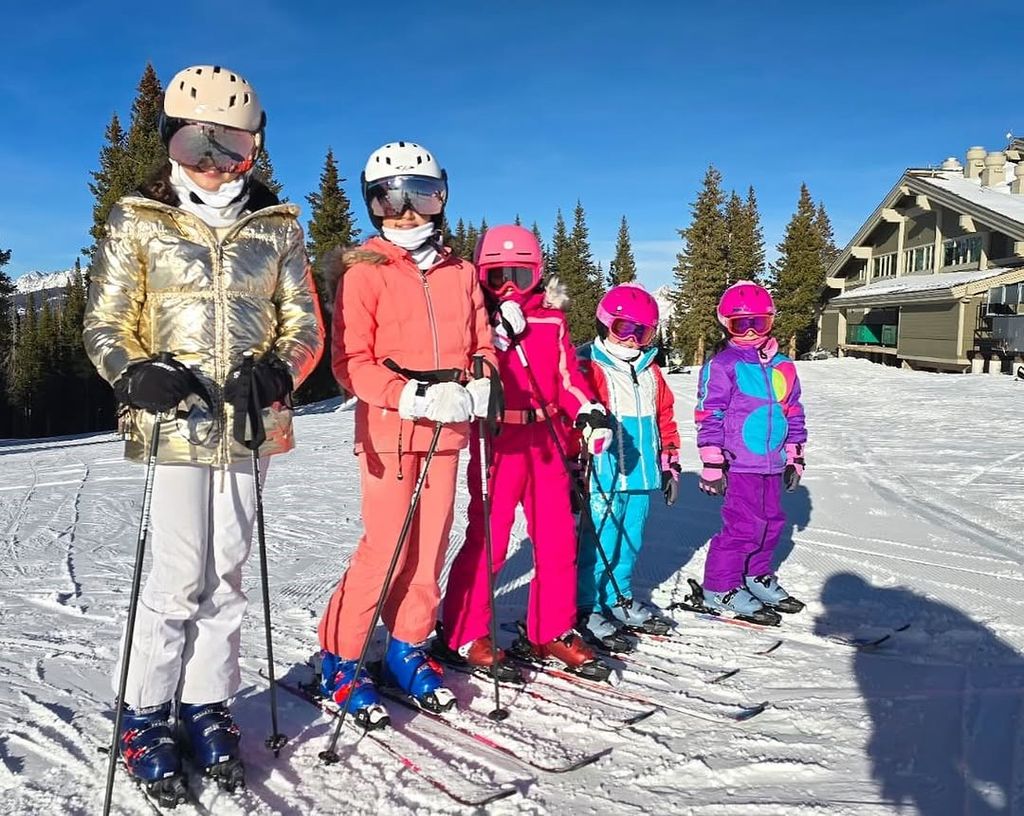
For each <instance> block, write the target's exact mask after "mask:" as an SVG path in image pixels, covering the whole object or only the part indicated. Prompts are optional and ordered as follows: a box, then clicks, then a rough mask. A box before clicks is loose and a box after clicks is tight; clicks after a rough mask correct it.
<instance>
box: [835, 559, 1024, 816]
mask: <svg viewBox="0 0 1024 816" xmlns="http://www.w3.org/2000/svg"><path fill="white" fill-rule="evenodd" d="M821 600H822V604H823V606H824V613H823V614H822V616H821V617H819V618H818V619H817V620H816V621H815V630H816V632H817V633H818V634H821V635H828V636H837V635H839V636H843V637H865V636H867V637H874V638H877V637H882V636H884V635H885V634H887V633H889V632H891V631H892V630H893V629H895V628H896V627H899V626H901V625H903V624H907V623H909V624H910V627H909V628H908V629H906V631H903V632H897V633H895V634H893V635H892V636H891V637H890V638H888V639H887V640H886V641H885V642H884V643H882V644H879V645H878V646H877V647H874V648H862V649H859V650H856V651H854V652H852V658H853V668H854V671H855V673H856V677H857V683H858V686H859V688H860V693H861V696H862V697H863V699H864V704H865V707H866V709H867V711H868V713H869V714H870V716H871V721H872V727H873V732H872V735H871V738H870V740H869V742H868V745H867V750H868V754H869V757H870V761H871V767H872V776H873V777H874V779H875V780H876V781H877V782H878V784H879V785H880V787H881V794H882V796H883V798H884V799H885V800H886V801H888V802H892V803H894V804H897V805H898V806H900V807H902V806H903V805H912V806H914V807H915V808H916V812H917V813H920V814H921V816H947V815H948V814H954V813H956V814H961V813H962V814H971V816H989V815H990V814H991V816H996V814H1010V813H1020V812H1021V811H1022V808H1024V767H1022V764H1024V727H1022V726H1024V722H1022V719H1021V715H1022V714H1024V659H1022V657H1021V655H1020V654H1018V653H1017V651H1016V650H1014V649H1013V648H1012V647H1011V646H1010V645H1008V644H1007V643H1005V642H1004V641H1002V640H1001V639H1000V638H998V637H997V636H996V635H995V634H993V633H992V632H990V631H989V630H988V629H987V628H986V627H985V626H983V625H982V624H980V623H978V622H977V621H975V620H972V619H971V618H969V617H968V616H967V615H965V614H964V613H963V612H961V611H959V610H958V609H955V608H953V607H951V606H947V605H946V604H943V603H940V602H938V601H935V600H933V599H930V598H926V597H924V596H922V595H919V594H918V593H916V592H913V591H911V590H909V589H906V588H902V587H894V588H881V587H876V586H872V585H871V584H868V583H867V582H865V581H864V580H863V579H862V578H861V577H860V576H857V575H854V574H852V573H838V574H835V575H833V576H831V577H830V578H829V579H828V581H827V582H826V584H825V586H824V589H823V590H822V596H821Z"/></svg>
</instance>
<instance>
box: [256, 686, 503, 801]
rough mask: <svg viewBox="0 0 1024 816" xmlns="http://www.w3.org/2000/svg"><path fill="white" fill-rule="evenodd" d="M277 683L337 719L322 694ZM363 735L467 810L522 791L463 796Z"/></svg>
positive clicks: (371, 733)
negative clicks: (321, 696)
mask: <svg viewBox="0 0 1024 816" xmlns="http://www.w3.org/2000/svg"><path fill="white" fill-rule="evenodd" d="M276 682H277V685H278V687H280V688H282V689H284V690H285V691H287V692H288V693H289V694H291V695H293V696H295V697H298V698H299V699H300V700H305V701H306V702H307V703H309V704H310V705H313V706H316V707H317V708H319V709H320V710H321V711H322V712H324V713H325V714H328V715H330V716H331V717H332V718H335V717H337V716H338V714H339V712H338V710H337V709H336V708H335V707H334V706H332V705H330V704H328V703H327V702H326V701H325V700H323V699H322V698H320V697H319V695H317V694H315V693H313V692H311V691H309V690H308V689H306V688H303V687H302V686H300V685H296V684H294V683H292V682H290V681H288V680H285V679H283V678H278V679H277V680H276ZM363 734H364V736H365V738H368V739H369V740H370V741H371V742H373V743H375V744H376V745H379V746H380V747H381V748H382V749H383V750H384V751H386V752H387V753H388V754H390V755H391V756H392V757H394V758H395V759H396V760H398V761H399V762H400V763H401V764H402V765H403V766H404V767H405V768H407V769H408V770H410V771H412V772H413V773H414V774H416V775H417V776H418V777H419V778H420V779H422V780H423V781H424V782H426V783H428V784H429V785H431V786H432V787H434V788H436V789H437V790H439V791H440V792H441V793H443V794H444V795H445V796H447V797H448V798H449V799H451V800H452V801H453V802H457V803H458V804H460V805H463V806H465V807H474V808H480V807H484V806H486V805H489V804H491V803H492V802H497V801H498V800H499V799H506V798H508V797H509V796H514V795H515V794H517V793H518V792H519V789H518V788H516V787H504V786H503V787H496V788H494V789H490V790H487V791H486V792H484V791H483V790H482V791H481V795H480V796H476V797H472V798H470V797H468V796H465V795H463V794H460V793H457V792H456V791H454V790H452V789H451V788H450V787H448V785H447V784H445V782H444V781H442V780H441V779H438V778H437V777H435V776H433V775H432V774H430V773H428V772H427V771H426V770H424V769H423V768H421V767H420V766H419V765H418V764H417V763H416V762H415V761H414V760H412V759H410V758H409V757H407V756H406V755H405V754H403V753H402V752H401V751H399V750H398V749H396V748H395V747H394V746H393V745H391V744H390V743H389V742H388V741H387V740H386V739H385V738H383V737H381V736H380V735H379V734H378V733H377V732H375V731H365V732H363ZM478 787H479V786H478Z"/></svg>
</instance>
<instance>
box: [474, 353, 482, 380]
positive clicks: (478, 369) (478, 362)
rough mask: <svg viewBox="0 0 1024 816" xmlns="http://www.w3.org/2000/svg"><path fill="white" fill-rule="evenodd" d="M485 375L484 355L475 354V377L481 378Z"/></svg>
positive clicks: (475, 378) (476, 378)
mask: <svg viewBox="0 0 1024 816" xmlns="http://www.w3.org/2000/svg"><path fill="white" fill-rule="evenodd" d="M483 376H484V356H483V355H482V354H474V355H473V379H474V380H481V379H483Z"/></svg>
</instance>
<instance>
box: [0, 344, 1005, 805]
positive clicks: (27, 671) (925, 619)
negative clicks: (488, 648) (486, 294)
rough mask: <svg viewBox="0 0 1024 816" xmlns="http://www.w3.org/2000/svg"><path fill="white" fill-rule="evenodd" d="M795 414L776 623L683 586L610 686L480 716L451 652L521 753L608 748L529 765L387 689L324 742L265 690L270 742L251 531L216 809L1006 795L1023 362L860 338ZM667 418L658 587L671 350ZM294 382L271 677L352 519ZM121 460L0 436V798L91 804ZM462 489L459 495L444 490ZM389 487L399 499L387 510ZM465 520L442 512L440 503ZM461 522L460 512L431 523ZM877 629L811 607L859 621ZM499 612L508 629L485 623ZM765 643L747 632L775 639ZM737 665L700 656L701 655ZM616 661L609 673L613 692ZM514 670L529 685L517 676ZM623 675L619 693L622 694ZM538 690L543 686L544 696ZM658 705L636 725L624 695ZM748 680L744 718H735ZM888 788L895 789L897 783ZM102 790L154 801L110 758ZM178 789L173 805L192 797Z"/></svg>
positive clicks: (299, 650) (103, 738) (103, 727)
mask: <svg viewBox="0 0 1024 816" xmlns="http://www.w3.org/2000/svg"><path fill="white" fill-rule="evenodd" d="M799 366H800V372H801V376H802V377H803V384H804V393H805V398H806V405H807V410H808V415H809V425H810V433H811V440H810V444H809V445H808V453H807V459H808V470H807V473H806V478H805V481H804V484H803V485H802V486H801V488H800V489H799V490H798V491H797V492H796V493H794V494H791V495H788V496H787V497H786V506H787V510H788V513H789V526H788V527H787V529H786V531H785V533H784V537H783V544H782V546H781V551H780V559H781V566H780V574H781V576H782V579H783V581H784V583H785V584H786V585H787V586H788V587H789V588H790V590H791V591H792V592H793V593H795V594H797V595H799V596H801V597H803V598H804V599H805V600H806V601H807V602H808V609H807V610H806V611H805V612H804V613H802V614H801V615H799V616H796V617H791V618H787V619H786V620H785V621H784V623H783V625H782V627H781V628H780V629H778V630H773V631H764V630H759V631H755V630H750V629H745V628H742V627H739V626H731V625H724V624H721V623H715V622H709V621H703V620H698V619H696V618H695V617H692V616H689V615H687V614H686V613H677V614H678V621H679V627H678V630H677V632H676V634H675V635H674V636H673V638H672V639H669V640H664V641H660V642H654V641H645V642H644V643H642V644H641V645H640V648H639V651H638V652H637V653H636V655H635V657H634V658H633V659H632V660H631V661H630V662H622V661H614V663H615V665H616V667H617V672H616V676H615V677H614V682H613V687H612V688H610V689H608V690H606V691H605V692H604V693H594V692H593V691H590V690H585V689H581V688H578V687H575V686H571V685H568V684H564V683H562V682H561V681H558V680H556V679H553V678H549V677H538V678H537V679H535V680H534V681H533V682H532V683H530V684H529V685H528V686H527V687H526V689H525V690H524V691H522V692H507V693H506V703H507V704H508V705H509V706H510V708H511V710H512V716H511V718H510V719H509V720H508V721H507V722H506V723H505V724H502V725H495V724H493V723H490V721H488V720H487V719H486V716H485V714H486V712H487V711H489V710H490V707H491V703H490V699H489V686H488V684H487V683H486V682H483V681H477V680H475V679H469V678H465V677H462V676H460V675H454V674H453V675H450V677H451V682H452V685H453V687H454V688H455V690H456V691H457V693H458V695H459V697H460V701H461V704H462V708H463V711H462V712H461V713H460V714H458V715H457V717H456V722H457V723H458V724H459V725H461V726H463V727H465V728H466V729H469V730H472V731H475V732H477V733H478V734H481V735H484V736H486V737H487V738H489V739H493V740H494V742H496V743H498V744H500V745H503V746H506V747H508V748H510V749H512V750H515V751H517V752H520V753H522V754H523V755H524V757H526V758H529V759H531V760H533V761H540V762H545V763H549V764H556V763H558V762H562V761H565V760H566V758H567V757H569V756H575V755H577V754H578V753H580V752H596V751H602V750H605V749H610V753H608V754H607V755H606V756H604V757H603V758H601V759H600V760H599V761H597V762H596V763H594V764H592V765H590V766H588V767H586V768H583V769H582V770H579V771H575V772H571V773H564V774H555V773H546V772H542V771H538V770H536V769H535V768H532V767H530V766H529V765H527V764H524V763H522V762H518V761H515V760H514V759H511V758H509V757H507V756H504V755H502V754H499V753H495V752H494V751H491V750H488V749H486V748H484V747H482V746H481V745H480V743H479V742H477V741H475V740H473V739H471V738H466V737H464V736H462V735H460V734H458V733H457V732H455V731H454V730H452V729H450V728H447V727H445V726H443V725H440V724H438V723H433V722H429V721H427V720H425V718H423V717H422V716H413V715H407V714H406V713H405V712H403V711H402V710H401V709H396V710H395V712H394V713H395V719H396V722H397V728H396V729H395V730H394V731H393V732H391V733H390V734H389V735H386V736H385V737H384V739H386V740H387V741H388V744H389V745H391V746H393V747H395V748H396V749H397V750H400V751H402V752H405V753H406V755H407V756H408V757H409V758H410V759H411V760H412V761H413V762H414V763H416V765H417V766H418V767H419V768H420V773H417V772H416V771H414V770H413V769H411V768H409V767H405V766H403V765H402V764H401V763H400V762H398V761H397V760H396V759H394V758H393V757H392V756H391V755H389V754H388V753H387V752H386V751H385V750H384V749H383V748H382V747H381V746H380V745H379V744H378V743H375V742H374V741H372V740H370V739H362V740H357V739H356V737H355V734H354V732H352V731H349V730H346V732H345V733H344V734H343V737H342V742H341V747H340V754H341V757H342V761H341V762H340V763H339V764H338V765H334V766H331V767H325V766H323V765H321V764H320V761H319V760H318V758H317V754H318V752H319V751H320V750H322V748H323V747H324V742H325V739H326V736H327V734H328V729H329V727H330V722H329V721H328V720H327V719H326V718H325V717H323V716H321V715H320V714H319V712H318V711H317V710H315V709H314V708H313V707H312V706H310V705H308V704H307V703H305V702H303V701H301V700H297V699H295V698H293V697H291V696H290V695H287V694H279V695H278V697H279V702H280V706H281V712H280V713H281V724H282V730H283V731H284V732H285V733H286V734H288V735H289V737H290V741H289V743H288V744H287V745H286V746H285V748H284V750H283V751H282V753H281V756H280V758H278V759H276V760H275V759H274V758H273V757H272V755H271V754H270V752H269V751H268V750H267V749H266V748H265V747H264V746H263V739H264V738H265V737H266V736H267V734H268V731H269V717H268V693H267V687H266V682H265V680H264V679H263V678H262V677H261V676H260V673H259V670H260V667H261V665H263V662H264V646H263V633H262V628H261V620H262V615H261V612H262V610H261V608H260V602H259V587H258V581H257V559H256V558H255V556H254V558H253V559H252V563H251V569H250V570H249V576H248V579H247V587H248V589H249V592H250V598H251V601H252V603H251V609H250V616H249V619H248V622H247V624H246V627H245V630H244V633H243V655H244V661H243V676H244V682H243V689H242V692H241V694H240V695H239V697H238V699H237V701H236V703H235V706H234V710H235V712H236V714H237V717H238V719H239V721H240V723H241V725H242V728H243V748H244V750H245V753H246V756H247V760H248V767H249V782H250V792H251V795H250V798H248V799H246V800H243V801H241V802H236V801H235V800H232V799H231V798H230V797H227V796H225V795H223V794H220V793H218V792H216V791H215V790H212V789H210V788H209V787H206V788H204V789H203V793H202V806H203V808H204V809H205V810H206V811H207V812H210V813H216V814H243V813H245V814H257V813H259V814H271V813H278V814H295V815H296V816H298V814H303V815H305V814H330V816H337V814H339V813H353V814H373V813H384V814H425V813H446V814H449V813H450V814H457V813H470V812H473V810H472V809H467V808H465V807H461V806H459V805H457V804H456V803H454V802H453V801H452V800H450V799H449V798H448V797H446V796H445V795H444V794H442V793H440V792H439V791H438V790H436V789H435V788H434V787H432V786H431V785H430V784H429V783H427V782H426V781H425V779H424V777H423V776H422V775H421V774H427V775H432V776H433V777H434V778H435V779H439V780H443V781H445V782H446V783H447V784H449V785H451V786H452V787H453V788H456V789H457V790H458V791H460V792H462V793H468V794H472V793H473V792H478V791H479V790H480V789H481V786H487V785H510V786H513V787H514V788H515V790H516V793H515V795H513V796H511V797H509V798H506V799H503V800H502V801H500V802H497V803H495V804H494V805H492V806H491V807H490V808H489V809H488V810H487V812H488V813H494V814H512V813H524V814H559V815H560V816H561V815H562V814H570V813H572V814H575V813H582V814H611V813H615V814H619V813H625V814H655V813H656V814H662V813H673V814H676V813H677V814H702V815H703V814H706V816H783V815H785V816H793V815H794V814H795V815H796V816H808V815H809V814H828V815H829V816H852V815H853V814H857V816H860V815H861V814H864V816H874V815H875V814H891V813H897V812H900V813H903V814H915V813H916V814H924V816H946V814H950V815H952V814H957V816H959V814H972V815H974V814H986V816H988V814H992V815H993V816H994V815H995V814H1000V816H1003V815H1005V816H1020V814H1022V813H1024V767H1022V762H1024V721H1022V718H1021V717H1022V706H1024V658H1022V657H1021V652H1022V649H1024V577H1022V569H1021V567H1022V563H1024V545H1022V543H1021V542H1022V541H1024V514H1022V513H1021V512H1020V509H1021V508H1020V503H1021V496H1022V494H1024V470H1022V466H1021V464H1022V462H1024V438H1022V437H1021V435H1020V434H1019V433H1016V431H1015V429H1016V428H1017V426H1018V425H1019V421H1020V405H1021V400H1022V398H1024V391H1022V388H1024V386H1022V385H1020V384H1019V383H1015V382H1013V381H1012V380H1011V379H1010V378H995V377H974V378H968V377H954V376H950V375H932V374H923V373H913V372H902V371H897V370H894V369H890V368H884V367H879V366H872V365H870V364H868V363H865V362H862V361H854V360H829V361H822V362H813V363H800V364H799ZM669 382H670V383H671V384H672V386H673V388H674V390H675V391H676V393H677V396H678V401H677V417H678V419H679V421H680V424H681V427H682V430H683V438H684V440H685V443H684V452H683V454H684V455H683V461H684V464H685V465H686V466H687V470H686V471H685V472H684V473H683V477H682V480H683V481H682V488H683V492H682V498H681V499H680V501H679V503H678V505H677V506H676V507H674V508H671V509H669V508H666V507H665V506H664V505H663V504H662V503H661V502H660V500H656V501H655V502H654V503H653V504H652V518H651V521H650V524H649V528H648V529H649V536H648V540H647V542H646V545H645V550H644V552H643V554H642V556H641V562H640V567H639V574H638V576H637V581H636V583H637V585H638V586H639V587H640V588H641V589H642V590H645V591H647V590H649V591H651V592H652V593H653V597H654V600H655V601H657V602H660V603H662V604H668V603H669V602H671V601H672V600H678V599H680V598H682V596H683V594H684V593H685V589H686V584H685V578H686V577H687V576H697V577H699V576H700V574H701V569H702V563H703V558H704V553H705V550H706V542H707V539H708V537H709V536H710V535H711V534H712V533H713V532H714V531H715V530H716V528H717V525H718V510H719V507H720V504H719V502H718V501H717V500H714V499H711V498H708V497H706V496H703V495H702V494H700V492H699V491H698V490H697V487H696V484H697V477H696V472H695V471H696V468H695V467H694V463H695V462H696V452H695V450H694V448H693V442H692V431H691V430H690V429H691V427H692V426H691V423H690V416H691V411H692V407H693V401H694V400H693V391H694V387H695V383H694V380H693V377H692V376H688V375H673V376H671V377H669ZM335 407H336V406H334V405H330V404H328V405H322V406H316V407H315V408H314V409H312V410H309V411H308V412H307V413H306V414H305V415H303V416H300V417H299V418H298V419H297V437H298V441H299V448H298V449H297V450H296V451H295V452H293V453H292V454H289V455H287V456H282V457H279V458H277V459H275V460H274V462H273V463H272V465H271V467H270V471H269V475H268V481H267V486H266V492H265V500H266V510H267V523H268V530H267V538H268V547H269V560H270V571H271V611H272V615H273V619H274V638H275V655H276V658H277V671H278V674H279V675H286V674H288V675H291V676H293V677H299V676H302V675H303V673H304V669H303V668H302V663H303V661H304V660H305V659H306V658H307V657H308V655H309V654H310V652H312V651H313V650H314V649H315V648H316V624H317V620H318V617H319V614H320V612H321V610H322V608H323V606H324V604H325V602H326V600H327V598H328V597H329V594H330V592H331V590H332V589H333V586H334V584H335V582H336V580H337V578H338V576H339V575H340V574H341V571H342V570H343V569H344V567H345V563H346V560H347V558H348V556H349V554H350V553H351V551H352V548H353V546H354V545H355V543H356V541H357V539H358V536H359V532H360V528H361V522H360V518H359V500H358V476H357V475H356V465H355V460H354V457H353V456H352V453H351V448H352V413H351V412H347V411H340V410H335ZM142 475H143V474H142V469H141V468H139V467H137V466H133V465H128V464H126V463H124V462H123V461H122V460H121V456H120V445H119V443H118V442H117V441H116V440H114V438H113V437H110V436H93V437H83V438H78V439H71V440H46V441H41V442H38V443H35V444H32V443H16V444H13V443H4V444H0V552H2V560H0V593H2V604H0V677H2V680H3V682H2V684H0V722H2V724H3V728H2V729H0V791H2V792H3V798H2V800H0V801H2V803H0V813H8V814H14V813H16V814H42V813H47V814H49V813H62V814H63V813H68V814H86V813H89V814H93V813H96V812H98V811H99V808H100V803H101V801H102V796H103V776H104V771H105V762H106V759H105V757H104V756H103V755H102V754H100V753H99V752H98V751H97V746H98V745H100V744H102V743H106V742H107V741H108V739H109V729H110V724H111V721H110V719H109V717H110V713H109V711H108V708H109V705H110V700H111V697H112V693H111V691H110V689H109V677H110V674H111V672H112V667H113V664H114V660H115V658H116V654H117V651H118V638H119V632H120V627H121V625H122V624H123V621H124V614H125V604H126V602H127V598H128V591H129V584H130V577H131V559H132V555H133V550H134V543H135V533H136V525H137V523H138V512H139V503H140V499H141V489H142ZM466 501H467V500H466V496H465V493H462V495H461V496H460V498H459V504H458V507H457V512H456V518H457V519H459V520H464V519H465V517H466V513H465V508H466ZM396 512H400V508H398V509H396ZM460 523H463V522H462V521H460ZM460 536H461V529H460V528H459V527H457V528H456V530H455V531H453V536H452V540H453V550H454V548H455V547H456V546H457V545H458V542H459V540H460ZM514 539H515V541H514V545H513V547H514V553H513V555H512V556H511V558H510V560H509V563H508V565H507V567H506V569H505V571H504V573H503V575H502V579H501V583H502V589H501V595H500V598H499V614H500V617H501V618H502V619H503V620H505V621H511V620H514V619H515V618H516V617H517V616H520V615H521V614H522V611H523V606H524V604H525V584H526V582H527V581H528V579H529V576H530V566H529V564H530V561H529V552H530V548H529V546H526V545H524V541H523V539H524V531H523V528H522V527H521V526H520V527H518V528H517V529H516V532H515V534H514ZM903 624H910V627H909V628H908V629H906V630H905V631H903V632H900V633H898V634H896V635H894V636H893V637H892V638H891V639H890V640H889V641H887V642H886V643H885V644H884V645H883V646H882V647H880V648H878V649H877V650H875V651H857V650H856V649H854V648H851V647H850V646H847V645H843V644H841V643H837V642H835V641H834V640H830V639H829V638H828V637H826V636H827V635H833V636H837V635H842V636H869V635H872V636H881V635H884V634H886V633H888V632H890V631H891V630H892V628H894V627H897V626H901V625H903ZM505 637H508V636H507V635H506V636H505ZM777 638H780V639H781V640H782V645H781V646H779V647H778V648H776V649H775V650H774V651H772V652H771V653H770V654H769V655H764V654H761V652H763V651H764V650H766V649H767V648H768V647H770V646H771V645H772V644H774V643H775V642H776V639H777ZM729 669H739V672H738V673H737V674H735V675H733V676H731V677H729V678H727V679H723V680H722V681H721V682H717V683H712V682H710V681H711V680H713V679H714V678H716V677H718V676H719V675H720V674H721V673H722V672H724V671H725V670H729ZM613 689H614V690H613ZM534 694H537V695H541V696H540V697H538V696H533V695H534ZM625 695H630V696H632V697H633V698H634V699H627V698H626V697H625ZM542 698H543V699H542ZM650 701H653V702H656V703H657V704H658V705H659V706H660V707H659V708H658V710H657V711H656V712H655V713H654V714H652V715H651V716H650V717H649V718H647V719H645V720H644V721H643V722H640V723H638V724H636V725H635V726H634V727H632V728H624V727H621V724H617V723H616V721H617V720H621V719H622V718H624V717H626V716H629V715H631V714H633V713H635V712H639V711H641V710H644V709H648V708H649V707H650V706H651V702H650ZM763 701H767V702H768V703H769V704H770V705H769V707H768V708H767V710H766V711H765V712H764V713H762V714H760V715H759V716H756V717H754V718H753V719H751V720H749V721H747V722H743V723H736V722H733V721H732V720H730V719H729V716H730V715H731V714H735V713H736V712H737V711H739V710H740V706H741V704H752V703H760V702H763ZM899 804H903V805H905V808H904V809H903V810H898V807H897V806H898V805H899ZM115 812H117V813H122V814H128V813H131V814H136V813H140V814H148V813H149V812H150V810H149V807H148V805H147V804H146V802H145V801H144V799H143V797H142V795H141V794H140V793H139V791H138V790H137V789H135V788H134V787H133V786H132V785H130V784H128V783H126V782H125V779H124V778H123V777H119V778H118V782H117V786H116V789H115ZM179 812H184V813H186V814H190V813H193V812H194V811H193V809H192V808H190V807H183V808H181V809H180V810H179Z"/></svg>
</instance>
